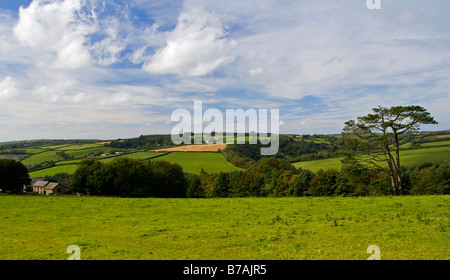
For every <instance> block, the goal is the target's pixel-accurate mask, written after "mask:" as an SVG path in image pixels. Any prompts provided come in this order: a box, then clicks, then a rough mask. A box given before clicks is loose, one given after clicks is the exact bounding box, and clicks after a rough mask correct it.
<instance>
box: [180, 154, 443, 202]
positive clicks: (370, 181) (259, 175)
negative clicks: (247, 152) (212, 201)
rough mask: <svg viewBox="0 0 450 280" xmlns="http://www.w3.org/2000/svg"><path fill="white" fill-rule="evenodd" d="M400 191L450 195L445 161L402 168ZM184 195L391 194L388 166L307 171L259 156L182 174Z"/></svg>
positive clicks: (349, 162) (349, 164)
mask: <svg viewBox="0 0 450 280" xmlns="http://www.w3.org/2000/svg"><path fill="white" fill-rule="evenodd" d="M402 177H403V182H404V186H403V187H404V192H403V194H410V195H431V194H450V162H448V161H447V162H445V163H443V164H441V165H434V164H431V163H424V164H422V165H421V166H418V167H414V168H403V170H402ZM187 181H188V188H187V197H196V198H202V197H203V198H204V197H206V198H208V197H210V198H211V197H298V196H380V195H392V194H394V193H393V189H392V186H391V182H390V178H389V170H388V169H383V170H377V169H371V168H369V167H367V166H364V165H362V164H360V163H358V162H357V161H355V160H354V159H352V158H346V159H344V160H343V167H342V168H341V170H337V169H335V168H331V169H327V170H323V169H320V170H318V171H317V172H312V171H310V170H308V169H296V168H294V167H293V166H292V165H291V164H290V163H288V162H286V160H284V159H281V158H274V157H271V158H263V159H261V160H259V161H258V162H257V163H256V164H255V165H254V166H253V167H251V168H250V169H248V170H245V171H233V172H220V173H216V174H207V173H205V172H202V173H201V174H200V175H193V174H189V175H187Z"/></svg>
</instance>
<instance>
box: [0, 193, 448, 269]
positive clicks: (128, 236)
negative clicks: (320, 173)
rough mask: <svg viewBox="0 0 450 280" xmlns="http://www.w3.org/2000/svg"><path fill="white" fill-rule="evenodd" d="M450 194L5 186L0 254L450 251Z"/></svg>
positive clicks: (286, 255)
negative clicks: (18, 191) (203, 193)
mask: <svg viewBox="0 0 450 280" xmlns="http://www.w3.org/2000/svg"><path fill="white" fill-rule="evenodd" d="M449 202H450V197H449V196H414V197H367V198H363V197H359V198H341V197H334V198H245V199H238V198H233V199H153V198H148V199H127V198H107V197H70V196H68V197H56V196H9V195H2V196H0V224H1V227H0V235H1V236H2V238H1V239H0V259H11V260H16V259H56V260H64V259H67V258H68V257H69V254H67V253H66V249H67V247H68V246H70V245H78V246H79V247H80V248H81V259H85V260H89V259H91V260H92V259H108V260H109V259H157V260H164V259H170V260H181V259H197V260H206V259H208V260H214V259H219V260H226V259H236V260H253V259H256V260H265V259H271V260H286V259H295V260H306V259H346V260H350V259H356V260H365V259H367V258H368V257H369V254H367V253H366V249H367V247H368V246H370V245H377V246H379V247H380V249H381V259H445V260H448V259H450V250H449V247H450V233H449V232H450V207H449V206H450V204H449Z"/></svg>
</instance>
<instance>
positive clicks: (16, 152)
mask: <svg viewBox="0 0 450 280" xmlns="http://www.w3.org/2000/svg"><path fill="white" fill-rule="evenodd" d="M26 153H27V151H26V150H20V149H12V150H6V151H0V154H2V155H25V154H26Z"/></svg>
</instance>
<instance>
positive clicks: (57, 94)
mask: <svg viewBox="0 0 450 280" xmlns="http://www.w3.org/2000/svg"><path fill="white" fill-rule="evenodd" d="M75 85H76V81H75V80H73V79H71V78H67V77H64V76H59V77H57V78H56V79H54V80H53V81H50V82H48V83H44V84H39V85H37V86H36V87H35V88H34V89H33V94H34V95H36V96H38V97H39V98H42V100H43V101H45V102H57V101H60V100H61V98H63V97H64V96H65V95H66V94H67V93H68V91H70V90H71V89H72V88H74V86H75Z"/></svg>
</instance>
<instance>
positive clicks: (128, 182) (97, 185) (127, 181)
mask: <svg viewBox="0 0 450 280" xmlns="http://www.w3.org/2000/svg"><path fill="white" fill-rule="evenodd" d="M186 187H187V183H186V178H185V175H184V173H183V170H182V168H181V166H180V165H178V164H172V163H169V162H166V161H157V160H155V161H147V160H141V159H131V158H126V157H124V158H117V159H115V160H113V161H111V162H108V163H103V162H101V161H98V160H93V159H86V160H83V161H82V162H81V164H80V166H79V168H78V169H77V170H76V172H75V174H74V175H73V177H72V178H71V180H70V185H69V188H70V190H71V191H72V192H74V193H75V192H78V193H85V194H90V195H104V196H120V197H185V196H186Z"/></svg>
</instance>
